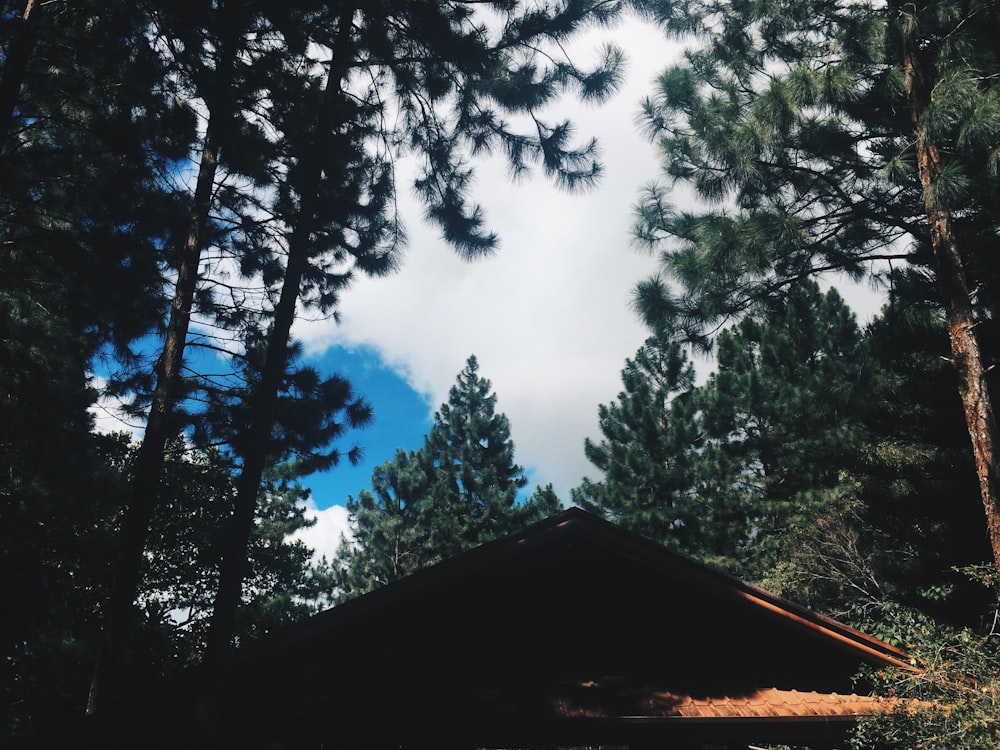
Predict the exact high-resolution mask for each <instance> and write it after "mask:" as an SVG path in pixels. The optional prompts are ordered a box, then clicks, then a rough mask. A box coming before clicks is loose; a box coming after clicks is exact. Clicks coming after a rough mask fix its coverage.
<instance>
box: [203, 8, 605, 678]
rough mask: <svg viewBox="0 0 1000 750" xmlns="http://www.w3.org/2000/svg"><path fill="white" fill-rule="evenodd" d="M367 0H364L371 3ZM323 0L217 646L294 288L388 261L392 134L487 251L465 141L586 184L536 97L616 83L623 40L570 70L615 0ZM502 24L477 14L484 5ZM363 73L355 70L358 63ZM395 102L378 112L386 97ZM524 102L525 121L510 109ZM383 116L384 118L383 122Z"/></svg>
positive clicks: (419, 183) (589, 159) (288, 186)
mask: <svg viewBox="0 0 1000 750" xmlns="http://www.w3.org/2000/svg"><path fill="white" fill-rule="evenodd" d="M376 6H377V7H376ZM376 6H361V7H354V6H353V5H347V6H344V7H336V8H329V7H326V6H324V7H323V8H319V9H317V11H316V14H315V15H314V16H313V18H312V28H314V29H317V30H323V32H324V33H325V35H326V36H325V37H323V38H322V39H321V40H317V44H316V45H315V47H316V48H318V49H321V50H324V51H325V52H326V53H328V54H329V55H330V57H329V59H328V60H316V61H315V62H316V63H317V65H316V66H313V67H314V68H316V67H319V68H322V67H325V71H324V74H323V75H322V76H321V77H318V78H317V79H316V80H315V81H314V85H313V88H312V92H311V95H310V96H308V97H306V98H305V99H303V100H302V101H299V102H291V103H289V104H290V106H280V105H279V106H276V107H275V109H274V124H275V126H276V128H277V129H278V131H279V132H280V133H281V135H282V144H283V148H284V151H283V155H284V158H285V160H286V161H285V164H286V165H287V170H286V171H285V172H284V175H285V179H283V180H282V181H281V183H280V184H279V185H278V189H277V190H276V191H274V194H273V195H274V198H275V200H274V203H273V206H272V209H271V213H272V215H274V216H276V217H279V220H280V222H281V224H282V226H283V229H284V236H285V238H286V241H287V246H286V249H287V255H286V262H285V265H284V268H283V269H281V273H280V274H279V275H278V277H277V278H276V280H275V283H274V284H273V286H272V291H273V293H274V294H275V295H276V296H277V302H276V303H275V305H274V308H273V313H272V317H271V319H270V321H269V323H270V328H269V332H268V342H267V350H266V351H267V354H266V357H265V362H264V365H263V368H262V370H261V376H260V381H259V384H258V387H257V388H256V389H255V392H254V394H253V396H252V398H253V400H252V413H253V421H252V424H251V427H250V430H249V432H248V434H250V435H252V436H253V437H252V438H251V439H249V440H248V441H247V447H248V452H247V453H246V454H245V458H244V463H243V470H242V475H241V479H240V482H239V487H238V495H239V500H238V501H237V505H236V511H235V513H234V516H233V523H232V532H231V538H230V543H229V545H228V546H227V549H226V553H225V562H224V565H223V572H222V576H221V579H220V590H219V595H218V597H217V604H216V613H215V615H214V618H215V621H214V622H213V627H212V633H211V635H210V638H209V645H208V648H209V656H210V658H212V659H215V658H217V657H218V656H220V655H221V654H223V653H224V652H225V650H226V649H227V648H228V644H229V640H230V638H231V632H232V623H233V621H234V618H235V610H236V607H237V605H238V602H239V589H240V585H241V580H242V566H243V564H244V559H245V549H246V543H247V540H248V538H249V533H250V530H251V527H252V519H253V506H254V504H255V502H256V492H257V486H258V484H259V480H260V476H261V473H262V471H263V465H264V460H265V457H266V456H267V453H268V447H267V441H268V439H269V435H270V434H271V432H272V430H273V427H274V423H275V418H276V416H277V412H276V410H275V406H276V395H275V394H276V389H277V388H278V387H279V384H280V382H281V379H282V373H283V371H284V368H285V366H286V363H287V356H288V343H289V340H290V331H291V326H292V323H293V322H294V320H295V316H296V309H297V306H298V305H299V304H300V302H301V303H302V304H304V305H314V306H316V307H318V308H319V309H321V310H325V311H330V310H332V309H333V308H334V306H335V305H336V302H337V299H338V295H339V293H340V291H341V290H342V289H343V288H344V287H345V286H346V285H347V284H348V283H349V282H350V280H351V277H352V275H353V273H355V272H356V271H358V270H360V271H363V272H366V273H371V274H379V273H386V272H388V271H390V270H392V268H393V267H394V265H395V259H396V251H397V249H398V246H399V244H400V242H401V239H402V233H401V228H400V225H399V223H398V218H397V217H396V216H395V214H394V207H395V201H394V199H393V191H394V190H395V184H394V182H393V180H394V174H395V169H394V165H393V163H392V160H393V158H394V157H395V152H396V150H397V149H402V150H406V151H409V152H410V153H413V154H414V155H415V156H416V157H417V158H418V160H419V162H420V163H421V168H420V174H419V176H418V178H417V180H416V182H415V185H414V187H415V188H416V191H417V193H418V195H419V196H420V198H421V199H422V200H423V202H424V203H425V206H426V216H427V217H428V218H429V219H430V220H431V221H433V222H434V223H435V224H437V225H438V226H439V227H440V229H441V231H442V235H443V237H444V239H445V240H446V241H447V242H448V243H449V244H450V245H452V246H453V247H454V248H455V249H456V250H457V251H458V252H459V253H460V254H461V255H462V256H463V257H465V258H468V259H473V258H476V257H481V256H482V255H484V254H486V253H489V252H490V251H492V250H493V249H494V248H495V246H496V244H497V238H496V236H495V235H494V234H493V233H492V232H490V231H489V230H488V229H487V228H486V227H485V224H484V218H483V215H482V210H481V209H480V207H479V206H477V205H472V204H470V201H469V196H468V194H467V192H468V186H469V181H470V178H471V176H472V170H471V167H470V166H469V163H468V156H469V153H476V152H482V151H486V150H489V149H491V148H498V149H501V150H502V151H503V153H504V154H505V156H506V157H507V160H508V162H509V164H510V167H511V169H512V170H513V171H514V172H516V173H523V172H524V171H525V170H527V169H528V168H529V167H530V166H531V165H540V166H541V167H542V169H543V170H544V172H545V173H546V174H548V175H550V176H551V177H553V179H555V180H556V181H557V182H558V183H559V184H561V185H563V186H565V187H568V188H581V187H585V186H587V185H589V184H591V183H592V182H593V181H594V180H595V179H596V177H597V175H598V174H599V172H600V164H599V163H598V161H597V160H596V144H595V143H593V142H590V143H587V144H584V145H583V146H576V145H574V144H573V143H571V141H570V135H571V131H570V127H569V125H568V123H549V122H547V121H545V120H543V119H542V117H541V115H540V114H539V111H540V108H541V107H542V106H543V105H545V104H548V103H552V102H554V101H556V100H557V98H558V97H559V96H561V95H562V94H563V93H565V92H567V91H569V90H574V91H576V92H578V93H579V95H580V96H581V97H583V98H585V99H593V100H599V99H601V98H602V97H604V96H606V95H607V94H608V93H609V92H610V91H611V90H612V89H613V88H614V85H615V84H616V82H617V78H618V70H619V67H620V63H621V55H620V53H619V52H618V51H617V50H615V49H611V48H608V49H607V50H605V55H604V59H603V60H602V63H601V64H600V65H599V66H598V67H597V68H596V69H594V70H590V71H587V70H583V69H580V68H579V67H577V66H576V65H575V64H574V63H573V61H572V60H570V59H567V58H566V56H565V54H564V51H563V49H562V48H560V46H559V45H560V43H561V42H562V41H563V40H565V39H567V38H569V36H570V35H571V34H572V33H573V32H575V31H576V30H577V29H579V28H581V27H582V25H583V24H586V23H590V22H597V23H601V22H606V21H608V20H610V19H611V18H613V17H615V16H616V15H617V14H618V13H620V12H621V10H622V9H623V7H624V5H623V4H621V3H610V4H609V3H605V2H595V1H594V0H574V1H573V2H569V3H565V4H545V5H542V6H540V7H531V8H529V7H521V6H512V5H511V4H510V3H506V2H504V3H496V4H494V3H485V4H481V3H477V4H474V6H479V7H470V6H469V5H468V4H465V3H446V4H441V3H437V2H415V3H407V4H394V3H376ZM492 11H496V12H497V13H498V14H499V17H498V19H496V20H501V21H502V23H501V24H500V25H498V26H496V27H495V28H492V29H491V27H490V25H489V24H487V23H486V22H485V20H484V18H483V16H482V14H483V13H489V12H492ZM359 68H364V69H366V70H368V71H369V73H370V75H369V76H359V75H357V73H358V69H359ZM387 106H392V107H394V108H395V110H396V112H397V114H398V117H395V118H393V117H387V116H386V108H387ZM518 116H525V117H526V120H527V121H528V122H529V124H528V130H527V132H523V131H518V130H516V129H515V128H514V126H513V125H512V124H511V123H512V122H513V121H514V120H515V118H516V117H518ZM391 122H395V123H396V125H395V126H394V127H392V128H390V126H389V124H388V123H391Z"/></svg>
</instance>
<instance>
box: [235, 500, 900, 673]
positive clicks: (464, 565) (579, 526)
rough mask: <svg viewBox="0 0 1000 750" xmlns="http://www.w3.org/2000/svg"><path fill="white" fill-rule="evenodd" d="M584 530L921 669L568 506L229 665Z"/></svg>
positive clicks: (873, 641)
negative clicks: (502, 559)
mask: <svg viewBox="0 0 1000 750" xmlns="http://www.w3.org/2000/svg"><path fill="white" fill-rule="evenodd" d="M567 533H570V534H580V535H583V536H585V537H587V538H588V539H589V540H590V541H592V542H595V543H598V544H600V545H602V546H604V547H606V548H609V549H613V550H614V551H616V552H617V553H619V554H622V555H624V556H626V557H628V558H631V559H632V560H633V561H635V562H638V563H640V564H642V565H647V566H650V567H653V568H654V569H660V570H662V571H664V572H668V573H674V574H676V573H677V572H678V571H681V572H682V573H683V575H684V576H685V578H686V579H687V580H692V579H694V580H697V581H698V583H699V585H701V586H703V587H705V588H706V589H708V590H711V591H713V592H714V593H716V594H717V595H720V596H724V597H728V598H731V599H734V600H739V601H743V602H746V603H748V604H750V605H751V606H756V607H759V608H761V609H763V610H765V611H766V612H768V613H769V614H770V615H771V616H773V617H776V618H780V619H783V620H785V621H786V622H789V623H792V624H793V625H794V626H796V627H799V628H803V629H807V630H810V631H812V632H814V633H817V634H820V635H822V636H825V637H828V638H830V639H832V640H834V641H836V642H837V643H839V644H840V645H841V646H842V647H843V648H845V649H848V650H853V651H855V652H856V653H858V654H859V655H861V658H862V660H863V661H865V662H866V663H869V664H873V665H876V666H892V667H899V668H902V669H906V670H909V671H919V670H918V669H917V668H916V667H914V666H913V665H912V664H911V663H910V661H909V655H908V654H907V653H906V652H905V651H903V650H902V649H899V648H897V647H895V646H893V645H891V644H889V643H886V642H884V641H881V640H879V639H878V638H875V637H873V636H870V635H867V634H865V633H863V632H861V631H859V630H856V629H854V628H851V627H849V626H847V625H844V624H843V623H840V622H838V621H836V620H834V619H832V618H829V617H826V616H825V615H821V614H818V613H816V612H813V611H812V610H810V609H808V608H806V607H803V606H801V605H798V604H795V603H794V602H791V601H789V600H787V599H783V598H782V597H779V596H777V595H775V594H772V593H770V592H768V591H765V590H764V589H761V588H759V587H757V586H754V585H752V584H749V583H746V582H745V581H742V580H740V579H739V578H736V577H735V576H732V575H730V574H728V573H725V572H723V571H721V570H718V569H717V568H713V567H710V566H708V565H705V564H703V563H700V562H696V561H695V560H692V559H690V558H687V557H684V556H683V555H680V554H678V553H675V552H671V551H670V550H668V549H666V548H664V547H663V546H661V545H660V544H658V543H656V542H654V541H652V540H650V539H647V538H645V537H642V536H640V535H638V534H635V533H633V532H631V531H627V530H625V529H623V528H621V527H619V526H616V525H615V524H613V523H612V522H610V521H607V520H605V519H603V518H600V517H599V516H597V515H594V514H593V513H589V512H587V511H585V510H583V509H581V508H577V507H571V508H568V509H566V510H564V511H562V512H560V513H557V514H556V515H553V516H550V517H549V518H546V519H544V520H542V521H539V522H537V523H535V524H533V525H531V526H529V527H527V528H526V529H524V530H522V531H520V532H517V533H514V534H511V535H509V536H506V537H502V538H500V539H496V540H494V541H491V542H487V543H486V544H483V545H481V546H479V547H476V548H474V549H471V550H468V551H466V552H463V553H460V554H458V555H456V556H455V557H452V558H449V559H447V560H444V561H442V562H440V563H437V564H436V565H433V566H431V567H429V568H425V569H424V570H421V571H418V572H416V573H413V574H412V575H409V576H407V577H405V578H403V579H401V580H399V581H395V582H393V583H390V584H388V585H387V586H384V587H382V588H380V589H377V590H375V591H372V592H370V593H368V594H365V595H363V596H360V597H358V598H356V599H352V600H350V601H347V602H345V603H343V604H340V605H337V606H336V607H331V608H330V609H327V610H324V611H322V612H319V613H317V614H316V615H313V616H312V617H310V618H309V619H307V620H304V621H302V622H299V623H296V624H294V625H291V626H289V627H287V628H283V629H281V630H279V631H278V632H275V633H274V634H272V635H268V636H265V637H263V638H261V639H260V640H259V641H256V642H254V643H251V644H248V645H247V646H246V647H244V648H241V649H239V650H238V652H237V653H236V654H235V655H234V657H233V659H232V661H231V662H230V663H231V664H235V663H238V662H241V661H243V660H244V659H253V658H256V657H258V656H261V655H263V654H266V653H268V652H270V651H273V650H275V649H278V648H282V647H284V646H286V645H287V644H289V643H294V642H296V641H300V640H302V639H307V638H309V637H310V636H311V635H313V634H317V633H320V632H322V631H323V630H324V629H325V628H326V627H327V626H328V625H330V624H332V623H334V622H342V621H350V620H353V619H355V618H357V617H364V616H366V615H368V614H370V613H372V612H377V611H378V610H380V609H382V608H384V607H386V606H391V605H392V604H393V602H395V601H396V599H397V598H399V597H407V598H409V597H413V596H419V595H420V594H421V592H423V591H424V590H426V589H427V588H428V587H438V586H441V585H447V583H448V582H450V581H452V580H454V579H455V578H460V577H465V576H467V575H469V574H470V573H474V572H475V571H476V570H481V569H485V568H489V567H492V566H493V565H495V564H496V562H498V560H499V559H501V558H503V557H505V556H506V555H508V554H512V553H513V552H514V550H516V549H518V548H521V549H523V548H524V547H525V546H534V545H536V544H542V543H544V542H545V541H547V540H548V539H550V538H552V537H553V536H562V535H563V534H567Z"/></svg>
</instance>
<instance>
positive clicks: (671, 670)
mask: <svg viewBox="0 0 1000 750" xmlns="http://www.w3.org/2000/svg"><path fill="white" fill-rule="evenodd" d="M866 664H867V665H872V666H876V667H882V666H898V667H904V668H907V667H908V662H907V655H906V654H905V653H904V652H902V651H900V650H899V649H896V648H894V647H893V646H890V645H889V644H887V643H884V642H882V641H880V640H878V639H876V638H872V637H871V636H868V635H866V634H864V633H861V632H859V631H857V630H855V629H853V628H850V627H848V626H846V625H844V624H842V623H839V622H837V621H835V620H832V619H830V618H827V617H823V616H821V615H819V614H816V613H815V612H812V611H810V610H808V609H806V608H803V607H800V606H798V605H795V604H793V603H791V602H789V601H786V600H784V599H781V598H780V597H777V596H774V595H773V594H770V593H768V592H766V591H763V590H761V589H759V588H756V587H754V586H751V585H748V584H746V583H744V582H742V581H739V580H737V579H735V578H733V577H731V576H728V575H726V574H724V573H721V572H719V571H717V570H714V569H711V568H708V567H706V566H703V565H701V564H698V563H696V562H693V561H692V560H689V559H687V558H684V557H682V556H680V555H676V554H673V553H671V552H669V551H667V550H665V549H664V548H662V547H660V546H659V545H657V544H654V543H652V542H650V541H648V540H645V539H642V538H640V537H638V536H635V535H633V534H630V533H628V532H625V531H623V530H622V529H620V528H618V527H616V526H614V525H612V524H610V523H608V522H606V521H603V520H601V519H599V518H597V517H595V516H593V515H590V514H588V513H585V512H584V511H581V510H578V509H570V510H567V511H565V512H563V513H561V514H559V515H557V516H554V517H552V518H550V519H548V520H546V521H543V522H542V523H540V524H537V525H535V526H532V527H530V528H528V529H526V530H525V531H523V532H522V533H519V534H515V535H513V536H510V537H506V538H504V539H500V540H498V541H496V542H492V543H489V544H486V545H484V546H482V547H479V548H477V549H475V550H472V551H470V552H467V553H464V554H462V555H459V556H457V557H455V558H452V559H451V560H448V561H445V562H443V563H441V564H439V565H436V566H434V567H432V568H429V569H427V570H424V571H422V572H420V573H417V574H415V575H413V576H410V577H408V578H406V579H403V580H401V581H399V582H397V583H395V584H392V585H390V586H387V587H385V588H383V589H380V590H378V591H375V592H373V593H371V594H368V595H366V596H363V597H359V598H358V599H355V600H353V601H350V602H347V603H345V604H343V605H340V606H338V607H335V608H332V609H330V610H327V611H325V612H322V613H320V614H318V615H316V616H314V617H312V618H310V619H309V620H306V621H304V622H302V623H299V624H297V625H295V626H293V627H290V628H288V629H286V630H283V631H281V632H279V633H276V634H275V635H274V636H272V637H269V638H267V639H264V640H262V641H260V642H258V643H255V644H253V645H251V646H250V647H248V648H245V649H242V650H241V651H239V652H238V653H237V654H236V655H235V657H234V658H233V659H232V661H231V662H230V663H229V664H228V665H227V668H226V670H225V673H224V675H223V676H222V677H220V678H219V679H220V682H219V685H220V688H221V689H220V691H219V695H220V696H223V697H222V699H221V700H220V703H219V705H218V706H217V710H218V714H217V717H218V722H219V725H218V726H219V728H220V731H221V732H222V733H223V734H224V735H225V736H226V737H227V738H228V739H230V740H232V741H239V742H243V743H249V744H250V745H253V744H255V743H260V744H266V742H271V741H276V740H278V739H279V738H284V739H287V737H288V736H289V734H290V733H293V734H296V735H297V736H298V739H299V740H301V741H303V742H307V741H310V740H315V741H317V742H319V741H333V742H336V743H337V744H338V745H349V744H354V745H358V746H363V747H374V746H379V747H381V746H388V745H393V746H394V747H412V746H419V745H423V744H430V743H433V744H435V745H441V744H451V745H456V746H457V745H464V746H468V747H528V746H573V745H596V744H618V745H624V744H636V743H640V742H641V743H645V742H653V741H667V740H669V741H671V742H674V743H681V745H683V743H686V742H691V743H694V744H695V745H696V746H698V747H701V746H702V745H703V744H705V743H723V744H724V743H726V742H732V741H735V740H739V741H741V742H745V741H756V742H760V743H768V742H770V743H782V742H784V743H793V744H794V743H803V742H810V743H812V744H813V745H814V746H816V747H819V746H822V745H823V743H825V742H836V741H838V740H839V739H841V738H842V737H843V735H844V733H845V732H846V731H847V730H848V729H849V727H850V726H851V725H852V724H853V722H854V720H855V719H856V717H857V716H859V715H862V714H867V713H872V712H874V711H877V710H879V704H878V702H877V701H876V700H875V699H871V698H865V697H861V696H858V695H855V694H854V690H855V686H854V676H855V674H856V673H857V671H858V669H859V668H860V667H861V666H862V665H866ZM191 694H192V691H191V690H190V686H188V687H184V686H183V683H180V684H179V685H178V686H175V689H174V693H173V697H168V698H167V699H166V700H165V701H164V702H163V703H162V704H161V705H165V706H170V707H171V709H170V711H169V712H168V713H167V714H165V715H164V717H161V718H163V720H164V721H165V722H166V723H169V724H170V726H171V727H174V728H177V727H182V726H184V724H185V722H186V721H187V720H188V717H190V715H191V713H192V712H193V708H192V704H190V699H191ZM147 718H148V717H147Z"/></svg>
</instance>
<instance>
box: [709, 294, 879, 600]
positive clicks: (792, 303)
mask: <svg viewBox="0 0 1000 750" xmlns="http://www.w3.org/2000/svg"><path fill="white" fill-rule="evenodd" d="M717 343H718V347H717V355H718V356H717V371H716V372H715V373H713V374H712V376H710V377H709V379H708V381H707V382H706V383H705V385H704V386H703V387H702V388H701V389H700V393H699V397H698V406H699V411H700V424H701V425H702V429H703V433H704V440H705V443H704V446H703V451H702V453H701V455H700V457H699V462H698V468H697V470H696V482H697V488H698V490H697V491H698V494H699V496H700V497H701V498H702V500H703V502H705V503H707V505H708V507H709V508H710V507H712V506H715V505H718V506H719V507H720V508H721V509H725V510H724V515H723V517H727V516H728V517H729V518H731V519H733V518H734V514H735V518H737V519H738V522H739V525H740V526H742V528H740V529H739V530H738V535H737V536H736V537H735V539H734V541H737V547H736V548H735V549H733V550H731V553H730V554H734V553H735V554H734V557H735V559H736V560H738V561H739V572H740V574H741V575H743V576H744V577H747V578H749V579H752V580H757V581H761V580H763V578H764V577H765V576H766V575H768V573H769V571H773V570H774V569H775V568H776V567H777V566H779V565H781V564H782V563H784V562H786V561H787V559H788V558H787V556H786V553H787V552H788V551H789V550H790V549H792V548H793V547H794V541H793V540H795V539H797V538H798V539H801V536H802V532H803V530H805V529H808V528H809V526H810V524H811V523H812V520H811V519H812V518H813V517H815V515H816V513H817V509H819V508H821V507H822V504H823V503H824V502H825V497H824V492H829V491H831V490H834V489H836V488H837V487H838V485H839V484H840V481H841V477H842V475H843V473H844V472H845V471H847V470H848V469H850V468H851V467H852V466H853V464H854V462H855V461H856V458H855V456H856V454H857V452H858V450H859V446H860V444H861V441H862V440H863V438H864V437H865V429H864V425H863V422H862V419H863V415H864V413H865V410H866V407H867V404H866V402H867V391H868V387H867V383H868V381H869V380H870V378H871V367H870V364H869V361H868V358H867V356H866V354H865V350H864V347H863V344H862V337H861V331H860V330H859V328H858V325H857V322H856V321H855V318H854V314H853V313H852V312H851V311H850V309H849V308H848V307H847V306H846V305H845V304H844V302H843V300H842V299H841V297H840V295H839V294H838V293H837V292H836V290H834V289H831V290H829V291H827V292H826V293H821V292H820V290H819V287H818V286H817V285H816V284H815V283H814V282H812V281H809V280H806V281H803V282H801V283H800V284H798V285H796V287H795V288H793V289H791V290H790V291H789V294H788V296H787V297H786V298H785V299H784V300H782V302H781V303H780V304H772V305H764V306H762V309H758V310H757V311H755V314H751V315H747V316H746V317H744V318H743V320H741V321H740V322H739V323H738V324H737V325H736V326H734V327H732V328H730V329H728V330H726V331H724V332H722V333H721V334H720V335H719V338H718V342H717ZM709 512H710V511H709Z"/></svg>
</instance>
